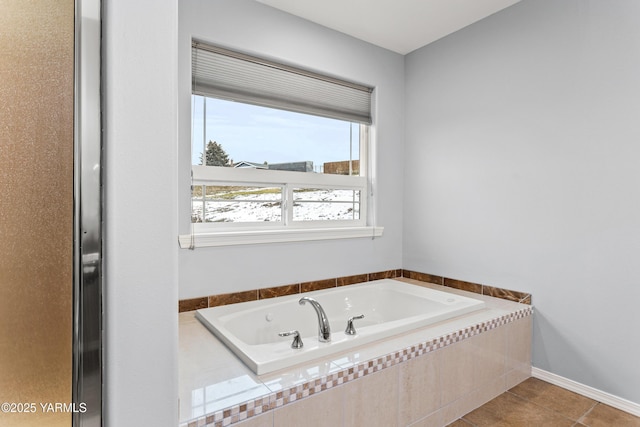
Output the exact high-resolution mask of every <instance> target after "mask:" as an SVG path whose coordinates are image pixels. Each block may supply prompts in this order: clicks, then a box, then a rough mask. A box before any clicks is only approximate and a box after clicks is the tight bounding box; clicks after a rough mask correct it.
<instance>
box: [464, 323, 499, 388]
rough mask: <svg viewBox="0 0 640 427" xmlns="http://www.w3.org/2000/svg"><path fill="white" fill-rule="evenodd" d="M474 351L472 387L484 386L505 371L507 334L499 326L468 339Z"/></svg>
mask: <svg viewBox="0 0 640 427" xmlns="http://www.w3.org/2000/svg"><path fill="white" fill-rule="evenodd" d="M469 342H470V344H471V346H472V347H473V351H474V355H473V357H474V366H475V369H474V370H473V388H474V389H476V388H479V387H484V386H485V385H486V384H488V383H490V382H492V381H493V380H495V379H496V378H499V377H502V376H503V375H504V373H505V366H506V365H505V361H506V357H505V355H506V352H507V334H506V328H505V327H499V328H495V329H492V330H490V331H487V332H483V333H481V334H480V335H477V336H475V337H472V338H471V339H470V340H469Z"/></svg>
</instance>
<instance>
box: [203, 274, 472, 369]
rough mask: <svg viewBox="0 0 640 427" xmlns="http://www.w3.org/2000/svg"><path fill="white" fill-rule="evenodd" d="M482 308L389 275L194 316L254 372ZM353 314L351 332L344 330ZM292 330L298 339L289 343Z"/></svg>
mask: <svg viewBox="0 0 640 427" xmlns="http://www.w3.org/2000/svg"><path fill="white" fill-rule="evenodd" d="M303 296H309V297H312V298H314V299H315V300H317V301H318V302H319V303H320V304H321V305H322V307H323V308H324V311H325V312H326V314H327V317H328V318H329V323H330V326H331V341H330V342H328V343H326V342H319V341H318V316H317V315H316V312H315V311H314V309H313V307H312V306H311V305H310V304H308V303H307V304H306V305H304V306H302V305H300V304H298V301H299V300H300V298H301V297H303ZM482 308H484V302H483V301H479V300H476V299H472V298H467V297H463V296H460V295H456V294H450V293H447V292H441V291H436V290H434V289H430V288H424V287H421V286H416V285H411V284H408V283H405V282H400V281H396V280H391V279H383V280H376V281H372V282H366V283H362V284H358V285H350V286H344V287H339V288H331V289H326V290H321V291H314V292H307V293H304V294H296V295H290V296H285V297H278V298H271V299H264V300H260V301H251V302H245V303H240V304H233V305H227V306H221V307H212V308H205V309H202V310H198V311H197V313H196V318H198V319H199V320H200V321H201V322H202V323H203V324H204V325H205V326H206V327H207V328H208V329H209V330H210V331H211V332H213V333H214V334H215V335H216V336H217V337H218V338H219V339H220V340H221V341H222V342H224V343H225V345H227V347H229V348H230V349H231V350H232V351H233V352H234V353H235V354H236V355H237V356H238V357H239V358H240V359H241V360H242V361H243V362H244V363H245V364H246V365H247V366H248V367H249V368H251V370H253V371H254V372H255V373H256V374H258V375H260V374H265V373H268V372H272V371H275V370H278V369H283V368H286V367H289V366H293V365H295V364H298V363H302V362H307V361H310V360H312V359H316V358H320V357H325V356H328V355H332V354H336V353H344V352H345V351H348V350H349V349H351V348H354V347H356V346H360V345H363V344H367V343H370V342H373V341H376V340H380V339H383V338H387V337H390V336H393V335H397V334H400V333H403V332H407V331H410V330H412V329H416V328H420V327H423V326H426V325H429V324H432V323H435V322H439V321H442V320H447V319H450V318H452V317H456V316H460V315H462V314H466V313H470V312H472V311H476V310H480V309H482ZM360 314H364V316H365V317H364V319H361V320H355V321H354V325H355V329H356V335H346V334H345V333H344V330H345V327H346V325H347V319H348V318H349V317H352V316H357V315H360ZM291 330H298V331H299V332H300V336H301V338H302V341H303V343H304V346H303V347H302V348H301V349H293V348H291V342H292V340H293V337H280V336H279V335H278V333H279V332H287V331H291Z"/></svg>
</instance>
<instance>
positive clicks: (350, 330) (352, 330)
mask: <svg viewBox="0 0 640 427" xmlns="http://www.w3.org/2000/svg"><path fill="white" fill-rule="evenodd" d="M357 319H364V314H361V315H359V316H353V317H350V318H349V320H347V329H345V330H344V333H345V334H347V335H355V334H356V328H354V327H353V321H354V320H357Z"/></svg>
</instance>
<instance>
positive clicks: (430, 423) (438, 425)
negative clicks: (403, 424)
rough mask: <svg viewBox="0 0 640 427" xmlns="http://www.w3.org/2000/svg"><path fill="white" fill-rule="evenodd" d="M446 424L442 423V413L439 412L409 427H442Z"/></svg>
mask: <svg viewBox="0 0 640 427" xmlns="http://www.w3.org/2000/svg"><path fill="white" fill-rule="evenodd" d="M447 424H448V423H445V422H444V418H443V411H441V410H439V411H436V412H434V413H432V414H430V415H428V416H426V417H424V418H422V419H420V420H418V421H416V422H415V423H413V424H410V425H409V427H442V426H444V425H447Z"/></svg>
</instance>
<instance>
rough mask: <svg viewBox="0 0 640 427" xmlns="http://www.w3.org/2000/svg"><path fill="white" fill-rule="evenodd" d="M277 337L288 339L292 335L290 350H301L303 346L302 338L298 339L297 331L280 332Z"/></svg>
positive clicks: (298, 333)
mask: <svg viewBox="0 0 640 427" xmlns="http://www.w3.org/2000/svg"><path fill="white" fill-rule="evenodd" d="M278 335H280V336H281V337H288V336H290V335H293V342H292V343H291V348H302V346H303V345H304V344H303V343H302V338H300V332H298V331H289V332H280V333H279V334H278Z"/></svg>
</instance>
